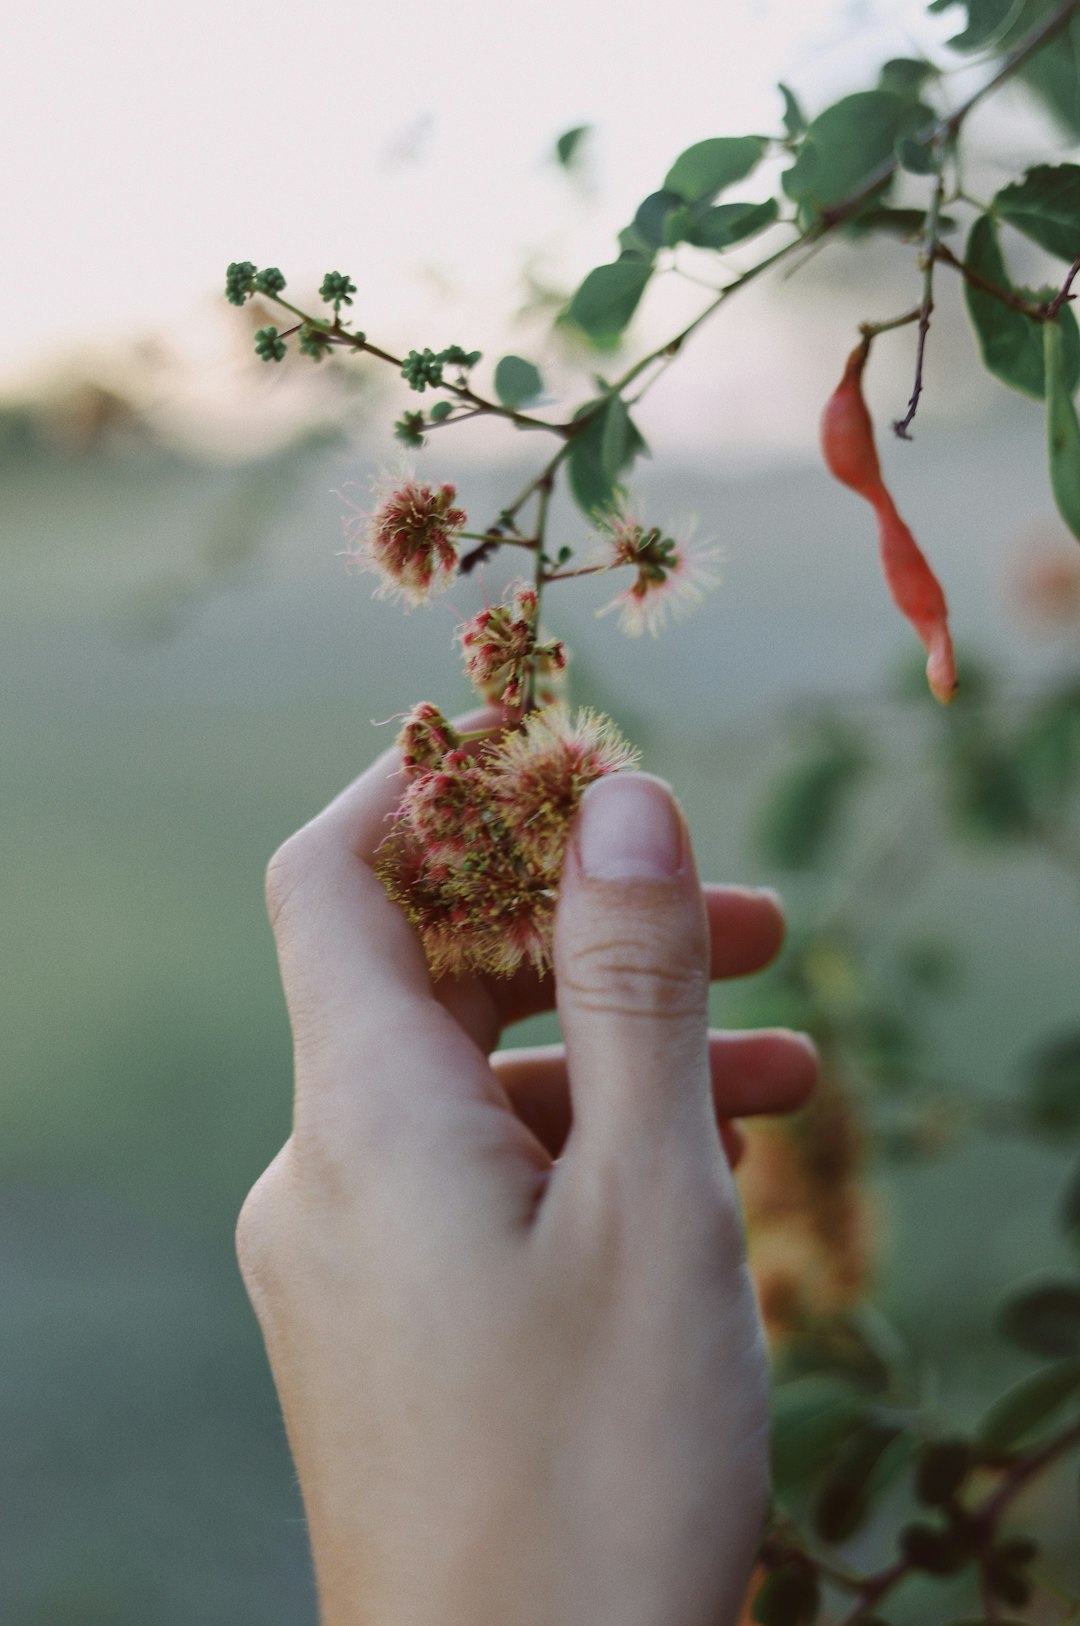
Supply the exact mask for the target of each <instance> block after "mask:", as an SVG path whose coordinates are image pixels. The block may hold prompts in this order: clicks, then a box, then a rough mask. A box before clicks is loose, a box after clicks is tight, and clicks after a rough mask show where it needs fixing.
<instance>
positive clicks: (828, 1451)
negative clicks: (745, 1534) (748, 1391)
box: [772, 1372, 866, 1494]
mask: <svg viewBox="0 0 1080 1626" xmlns="http://www.w3.org/2000/svg"><path fill="white" fill-rule="evenodd" d="M865 1417H866V1406H865V1403H864V1402H863V1401H862V1400H861V1399H860V1398H859V1396H858V1395H857V1394H856V1393H855V1391H854V1390H853V1389H852V1388H851V1387H850V1385H849V1384H847V1383H844V1382H843V1381H842V1380H841V1379H840V1378H835V1377H832V1376H830V1375H828V1374H826V1373H820V1372H813V1373H810V1374H808V1375H807V1376H806V1377H802V1378H795V1379H794V1380H793V1381H792V1382H790V1383H782V1384H778V1385H777V1387H776V1388H775V1389H774V1390H773V1397H772V1474H773V1485H774V1486H775V1488H776V1490H777V1491H778V1492H779V1493H781V1494H782V1493H783V1492H784V1491H787V1490H791V1489H793V1488H794V1487H796V1486H798V1485H801V1484H803V1483H804V1482H805V1481H806V1480H808V1479H812V1478H813V1477H814V1475H815V1474H817V1473H819V1472H820V1471H821V1469H822V1468H823V1467H824V1465H825V1463H826V1462H827V1461H828V1460H829V1459H830V1458H831V1457H832V1454H833V1452H834V1451H835V1450H836V1447H837V1446H838V1445H839V1444H840V1442H841V1441H842V1440H844V1439H846V1438H847V1436H848V1435H849V1434H851V1433H852V1432H853V1431H854V1429H855V1428H857V1427H858V1426H859V1424H860V1423H862V1422H863V1421H864V1420H865Z"/></svg>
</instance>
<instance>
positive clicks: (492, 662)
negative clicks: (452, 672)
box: [459, 582, 566, 708]
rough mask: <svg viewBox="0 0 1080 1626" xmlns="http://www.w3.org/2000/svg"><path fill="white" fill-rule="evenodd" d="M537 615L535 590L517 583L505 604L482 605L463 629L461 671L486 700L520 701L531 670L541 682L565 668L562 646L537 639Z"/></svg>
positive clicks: (512, 704)
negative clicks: (463, 669)
mask: <svg viewBox="0 0 1080 1626" xmlns="http://www.w3.org/2000/svg"><path fill="white" fill-rule="evenodd" d="M539 615H540V596H539V594H538V593H537V590H536V588H535V587H533V586H531V585H530V584H529V583H527V582H518V583H517V584H516V585H515V586H514V588H513V590H512V596H511V598H510V600H509V602H508V603H506V604H495V605H490V606H488V607H486V608H485V609H483V610H481V611H480V612H479V614H477V615H474V616H473V618H472V620H471V621H469V622H467V623H466V624H465V626H464V627H463V628H462V629H461V632H460V633H459V637H460V639H461V647H462V650H463V651H464V655H465V671H466V673H467V674H468V677H469V681H470V682H471V683H472V685H473V687H474V688H475V689H478V690H479V692H480V693H481V694H482V695H483V696H484V698H485V699H486V700H491V701H499V702H501V704H502V705H504V706H509V707H511V708H513V707H517V706H520V705H523V704H524V702H525V699H526V695H527V692H528V680H529V673H530V671H531V672H533V673H535V674H536V677H537V678H539V679H541V680H543V679H544V678H550V677H551V676H553V675H554V674H555V673H557V672H563V671H565V670H566V647H565V645H564V644H562V643H561V642H560V641H559V640H558V639H552V640H551V641H550V642H548V643H541V642H540V641H539V637H540V634H539V626H538V621H539Z"/></svg>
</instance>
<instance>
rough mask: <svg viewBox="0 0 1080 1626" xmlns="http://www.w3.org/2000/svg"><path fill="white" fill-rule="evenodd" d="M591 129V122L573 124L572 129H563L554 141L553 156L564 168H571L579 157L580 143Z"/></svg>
mask: <svg viewBox="0 0 1080 1626" xmlns="http://www.w3.org/2000/svg"><path fill="white" fill-rule="evenodd" d="M591 129H592V125H591V124H575V125H574V128H573V129H572V130H564V131H563V133H562V135H561V136H560V137H559V139H558V140H557V141H556V143H555V158H556V160H557V162H558V163H560V164H561V165H562V167H563V168H564V169H571V168H573V165H574V164H575V162H576V161H577V160H578V159H579V158H580V157H581V143H582V142H583V141H584V139H585V137H586V136H587V135H588V133H589V131H590V130H591Z"/></svg>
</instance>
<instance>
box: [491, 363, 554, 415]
mask: <svg viewBox="0 0 1080 1626" xmlns="http://www.w3.org/2000/svg"><path fill="white" fill-rule="evenodd" d="M543 392H544V381H543V379H542V378H541V377H540V372H539V369H538V368H536V367H534V366H533V364H532V362H531V361H523V360H522V358H521V357H520V356H503V358H502V360H501V361H500V362H499V364H498V366H497V367H496V369H495V394H496V395H497V396H498V397H499V400H500V401H501V402H502V404H503V406H506V407H520V406H525V405H526V404H527V402H529V401H535V400H536V398H537V396H538V395H542V394H543Z"/></svg>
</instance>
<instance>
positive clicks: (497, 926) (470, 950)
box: [375, 706, 638, 977]
mask: <svg viewBox="0 0 1080 1626" xmlns="http://www.w3.org/2000/svg"><path fill="white" fill-rule="evenodd" d="M420 709H421V708H419V707H418V708H416V710H417V711H419V710H420ZM430 709H431V710H432V711H434V709H435V708H434V707H432V708H430ZM436 715H438V714H436ZM429 737H430V738H432V739H433V738H434V735H431V736H429ZM637 757H638V753H637V752H636V751H635V750H634V749H633V748H632V747H631V746H629V745H628V744H627V743H626V741H625V740H624V739H623V738H622V737H621V735H620V734H619V732H618V730H617V729H616V727H615V725H614V723H612V722H611V720H610V719H609V718H606V717H601V716H599V715H598V714H597V713H595V712H590V711H580V712H579V713H578V714H577V717H576V718H571V716H570V713H569V712H568V711H567V709H566V708H565V707H564V706H550V707H546V708H545V709H544V710H543V711H537V712H531V713H530V714H529V716H528V718H527V719H526V721H525V723H524V724H523V725H522V726H521V727H520V728H517V729H512V730H508V731H506V732H504V733H502V734H501V735H499V734H496V735H493V736H492V737H491V738H490V739H489V740H485V741H481V742H480V743H479V744H477V745H475V747H474V748H473V749H472V750H468V749H462V748H455V749H452V750H449V751H447V752H446V753H445V754H444V755H443V756H442V757H441V759H440V760H439V761H438V762H435V763H431V764H430V765H427V766H422V765H419V764H417V765H416V766H414V768H413V769H412V771H411V772H410V774H409V778H408V782H407V784H406V787H405V791H404V794H403V796H402V799H401V802H400V804H399V806H398V808H397V811H396V813H395V815H394V818H393V823H392V826H391V829H390V831H389V833H388V835H387V836H386V838H385V840H384V841H383V842H382V843H381V844H380V846H379V849H378V852H377V854H376V861H375V867H376V870H377V872H378V874H379V875H380V877H381V878H382V881H383V884H384V885H385V887H386V889H387V891H388V892H389V893H390V895H391V897H393V898H395V899H396V900H397V902H398V903H400V904H401V906H402V908H403V909H404V910H405V913H406V914H407V915H408V917H409V919H410V920H411V921H412V923H413V925H414V926H415V927H416V929H417V931H418V932H419V934H420V938H421V941H422V942H423V945H424V951H425V953H426V955H427V960H428V965H429V966H430V968H431V972H432V975H433V976H435V977H441V976H448V975H456V976H460V975H466V974H468V973H475V972H480V973H484V972H486V973H489V974H493V975H496V976H510V975H511V974H512V973H513V972H514V971H516V970H517V969H518V967H519V966H521V965H522V964H523V963H528V964H530V965H532V966H533V967H534V969H535V970H536V971H538V972H540V973H541V974H542V973H543V972H544V971H546V970H547V969H548V968H549V967H550V965H551V938H552V931H553V926H554V919H555V903H556V897H557V888H558V880H559V873H560V871H561V868H562V862H563V858H564V856H565V852H566V843H567V839H568V837H569V832H570V822H571V820H572V818H573V816H574V813H575V811H576V809H577V805H578V802H579V801H580V799H581V795H582V793H583V791H584V790H585V787H586V786H587V785H589V784H591V783H592V781H593V780H594V779H598V778H600V777H601V775H602V774H605V773H614V772H616V771H617V770H618V769H620V768H631V767H633V766H634V765H635V764H636V762H637Z"/></svg>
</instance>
